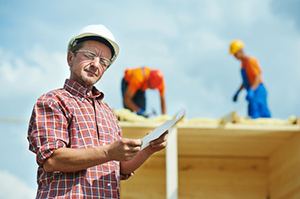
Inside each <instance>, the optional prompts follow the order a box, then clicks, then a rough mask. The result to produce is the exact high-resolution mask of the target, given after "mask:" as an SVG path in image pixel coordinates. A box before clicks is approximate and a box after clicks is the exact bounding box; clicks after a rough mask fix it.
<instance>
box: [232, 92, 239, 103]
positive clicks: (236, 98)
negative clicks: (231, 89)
mask: <svg viewBox="0 0 300 199" xmlns="http://www.w3.org/2000/svg"><path fill="white" fill-rule="evenodd" d="M239 93H240V92H239V91H237V92H236V93H235V94H234V96H233V99H232V101H234V102H236V101H237V100H238V96H239Z"/></svg>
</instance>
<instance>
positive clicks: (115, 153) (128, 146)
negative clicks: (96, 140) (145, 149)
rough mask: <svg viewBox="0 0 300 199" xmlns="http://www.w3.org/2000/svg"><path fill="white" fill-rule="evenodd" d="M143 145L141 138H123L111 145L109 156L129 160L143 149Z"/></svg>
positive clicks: (119, 159)
mask: <svg viewBox="0 0 300 199" xmlns="http://www.w3.org/2000/svg"><path fill="white" fill-rule="evenodd" d="M141 146H142V141H141V140H140V139H127V138H122V139H120V140H118V141H116V142H114V143H112V144H111V145H110V146H109V149H108V156H110V158H111V159H112V160H117V161H128V160H130V159H132V158H133V157H134V156H135V155H136V154H137V153H138V152H139V151H140V150H141Z"/></svg>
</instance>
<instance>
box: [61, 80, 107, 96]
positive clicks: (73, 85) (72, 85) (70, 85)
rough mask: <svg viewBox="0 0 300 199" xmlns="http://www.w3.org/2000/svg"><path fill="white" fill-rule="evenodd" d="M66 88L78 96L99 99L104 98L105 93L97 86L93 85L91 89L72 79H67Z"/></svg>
mask: <svg viewBox="0 0 300 199" xmlns="http://www.w3.org/2000/svg"><path fill="white" fill-rule="evenodd" d="M64 89H66V90H67V91H69V92H70V93H71V94H72V95H75V96H78V97H83V98H90V99H97V100H102V99H103V98H104V93H102V92H100V91H99V90H98V89H97V88H96V87H95V86H93V88H92V90H89V89H87V88H85V87H83V86H81V85H80V84H79V83H78V82H76V81H74V80H70V79H66V81H65V85H64Z"/></svg>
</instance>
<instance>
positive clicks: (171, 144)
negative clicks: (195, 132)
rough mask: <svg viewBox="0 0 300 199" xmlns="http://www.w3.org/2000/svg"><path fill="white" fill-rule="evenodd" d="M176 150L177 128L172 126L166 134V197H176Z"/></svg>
mask: <svg viewBox="0 0 300 199" xmlns="http://www.w3.org/2000/svg"><path fill="white" fill-rule="evenodd" d="M177 156H178V151H177V128H175V127H172V128H171V129H170V131H169V135H168V145H167V149H166V161H167V164H166V172H167V197H166V198H167V199H177V198H178V157H177Z"/></svg>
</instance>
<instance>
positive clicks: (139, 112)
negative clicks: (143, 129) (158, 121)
mask: <svg viewBox="0 0 300 199" xmlns="http://www.w3.org/2000/svg"><path fill="white" fill-rule="evenodd" d="M137 114H138V115H141V116H144V117H145V118H147V117H148V114H147V113H146V111H145V110H144V109H142V108H140V109H139V111H138V112H137Z"/></svg>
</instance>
